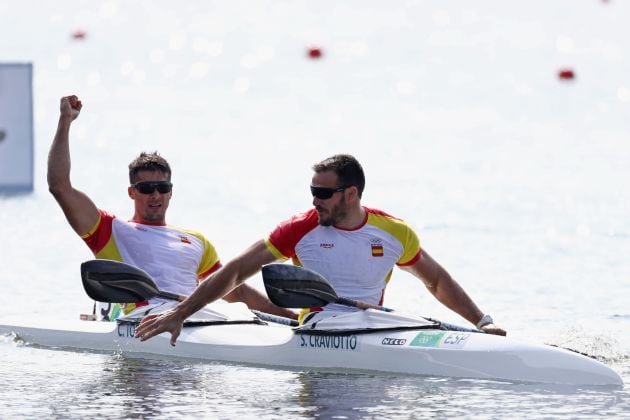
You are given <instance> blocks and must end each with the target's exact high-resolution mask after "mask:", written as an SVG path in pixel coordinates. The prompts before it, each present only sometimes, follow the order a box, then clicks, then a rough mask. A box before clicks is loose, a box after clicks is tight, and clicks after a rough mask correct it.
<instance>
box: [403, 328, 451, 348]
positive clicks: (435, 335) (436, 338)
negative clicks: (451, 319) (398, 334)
mask: <svg viewBox="0 0 630 420" xmlns="http://www.w3.org/2000/svg"><path fill="white" fill-rule="evenodd" d="M444 334H445V333H444V332H442V331H440V332H428V331H423V332H420V333H418V335H416V337H415V338H414V339H413V340H411V343H409V345H410V346H415V347H438V346H439V345H440V343H441V342H442V337H444Z"/></svg>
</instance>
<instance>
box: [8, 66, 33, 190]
mask: <svg viewBox="0 0 630 420" xmlns="http://www.w3.org/2000/svg"><path fill="white" fill-rule="evenodd" d="M30 191H33V66H32V64H30V63H0V193H7V192H8V193H14V192H30Z"/></svg>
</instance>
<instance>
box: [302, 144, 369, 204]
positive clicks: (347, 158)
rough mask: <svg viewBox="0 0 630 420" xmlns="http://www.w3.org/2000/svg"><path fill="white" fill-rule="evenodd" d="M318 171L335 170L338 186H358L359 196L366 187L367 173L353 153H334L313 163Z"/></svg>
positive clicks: (314, 169) (314, 168)
mask: <svg viewBox="0 0 630 420" xmlns="http://www.w3.org/2000/svg"><path fill="white" fill-rule="evenodd" d="M313 171H315V172H316V173H320V172H327V171H334V172H335V174H337V178H339V183H340V184H341V185H338V187H353V186H354V187H357V190H358V191H359V198H360V197H361V195H362V194H363V189H364V188H365V175H364V174H363V168H362V167H361V164H360V163H359V161H358V160H357V159H356V158H355V157H354V156H352V155H334V156H331V157H329V158H326V159H324V160H322V161H321V162H319V163H316V164H315V165H313Z"/></svg>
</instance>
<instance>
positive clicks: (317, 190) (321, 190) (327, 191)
mask: <svg viewBox="0 0 630 420" xmlns="http://www.w3.org/2000/svg"><path fill="white" fill-rule="evenodd" d="M350 187H351V185H348V186H347V187H339V188H326V187H314V186H312V185H311V194H313V197H315V198H319V199H320V200H328V199H329V198H330V197H332V196H333V194H334V193H336V192H340V191H343V190H345V189H347V188H350Z"/></svg>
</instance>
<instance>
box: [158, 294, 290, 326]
mask: <svg viewBox="0 0 630 420" xmlns="http://www.w3.org/2000/svg"><path fill="white" fill-rule="evenodd" d="M157 296H158V297H161V298H164V299H170V300H177V301H179V302H182V301H184V299H186V296H182V295H178V294H175V293H171V292H165V291H163V290H160V291H159V292H158V294H157ZM251 311H252V312H253V313H254V314H256V316H257V317H258V318H260V319H262V320H263V321H269V322H275V323H276V324H282V325H288V326H290V327H297V325H298V323H297V321H296V320H294V319H291V318H285V317H283V316H278V315H272V314H268V313H266V312H260V311H256V310H251Z"/></svg>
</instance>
